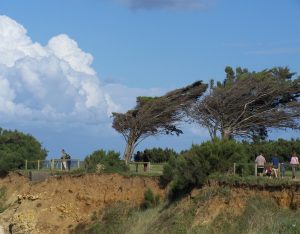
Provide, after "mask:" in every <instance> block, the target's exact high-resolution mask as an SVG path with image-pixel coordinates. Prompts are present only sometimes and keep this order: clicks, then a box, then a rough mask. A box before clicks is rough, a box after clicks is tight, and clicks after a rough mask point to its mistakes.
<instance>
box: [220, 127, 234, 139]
mask: <svg viewBox="0 0 300 234" xmlns="http://www.w3.org/2000/svg"><path fill="white" fill-rule="evenodd" d="M222 139H228V140H230V139H232V132H231V130H230V129H224V130H223V131H222Z"/></svg>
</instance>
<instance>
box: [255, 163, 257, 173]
mask: <svg viewBox="0 0 300 234" xmlns="http://www.w3.org/2000/svg"><path fill="white" fill-rule="evenodd" d="M254 174H255V176H257V164H256V163H255V169H254Z"/></svg>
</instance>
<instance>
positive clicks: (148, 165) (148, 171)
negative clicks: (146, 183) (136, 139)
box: [148, 162, 151, 173]
mask: <svg viewBox="0 0 300 234" xmlns="http://www.w3.org/2000/svg"><path fill="white" fill-rule="evenodd" d="M150 169H151V168H150V162H148V172H149V173H150Z"/></svg>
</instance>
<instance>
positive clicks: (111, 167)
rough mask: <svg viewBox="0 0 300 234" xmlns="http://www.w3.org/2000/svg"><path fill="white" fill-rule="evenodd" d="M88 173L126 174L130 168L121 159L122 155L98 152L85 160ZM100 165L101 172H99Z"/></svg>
mask: <svg viewBox="0 0 300 234" xmlns="http://www.w3.org/2000/svg"><path fill="white" fill-rule="evenodd" d="M84 164H85V168H86V170H87V171H88V172H102V171H104V172H125V171H128V170H129V167H128V166H127V165H126V164H125V162H124V161H122V160H121V159H120V153H118V152H115V151H107V152H106V151H105V150H97V151H95V152H93V153H92V154H91V155H89V156H87V157H86V158H85V159H84ZM99 165H101V168H102V169H101V170H100V171H99Z"/></svg>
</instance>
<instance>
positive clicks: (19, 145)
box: [0, 128, 47, 173]
mask: <svg viewBox="0 0 300 234" xmlns="http://www.w3.org/2000/svg"><path fill="white" fill-rule="evenodd" d="M46 157H47V151H46V150H45V149H44V148H42V145H41V143H40V142H38V141H37V140H36V139H35V138H34V137H33V136H31V135H28V134H24V133H22V132H19V131H17V130H14V131H11V130H3V129H2V128H0V172H1V173H3V172H7V171H9V170H14V169H21V168H24V165H25V160H44V159H45V158H46Z"/></svg>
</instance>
